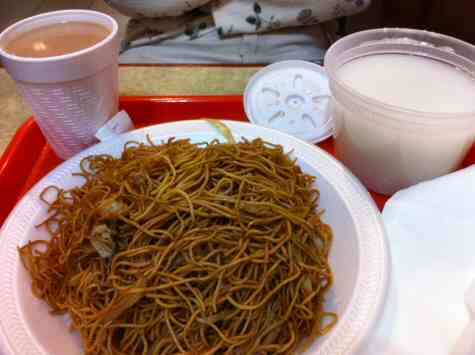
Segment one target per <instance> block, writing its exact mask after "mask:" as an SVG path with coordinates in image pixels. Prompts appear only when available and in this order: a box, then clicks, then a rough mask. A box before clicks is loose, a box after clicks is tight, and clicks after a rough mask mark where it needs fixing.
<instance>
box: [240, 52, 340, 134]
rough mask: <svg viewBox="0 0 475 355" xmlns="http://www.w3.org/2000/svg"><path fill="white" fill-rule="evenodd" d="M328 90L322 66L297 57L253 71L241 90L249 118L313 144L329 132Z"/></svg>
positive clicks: (330, 129) (331, 131) (331, 124)
mask: <svg viewBox="0 0 475 355" xmlns="http://www.w3.org/2000/svg"><path fill="white" fill-rule="evenodd" d="M329 99H330V89H329V85H328V77H327V75H326V73H325V70H324V69H323V67H321V66H319V65H317V64H314V63H310V62H306V61H301V60H290V61H283V62H278V63H275V64H272V65H269V66H267V67H265V68H264V69H262V70H260V71H259V72H257V73H256V74H255V75H254V76H253V77H252V78H251V80H250V81H249V83H248V84H247V87H246V90H245V91H244V108H245V110H246V114H247V116H248V118H249V120H250V121H251V122H252V123H254V124H258V125H262V126H265V127H269V128H274V129H277V130H280V131H283V132H286V133H289V134H292V135H293V136H296V137H298V138H300V139H303V140H306V141H309V142H312V143H317V142H320V141H322V140H324V139H326V138H328V137H329V136H331V135H332V133H333V123H332V120H331V119H330V116H329V112H328V104H329Z"/></svg>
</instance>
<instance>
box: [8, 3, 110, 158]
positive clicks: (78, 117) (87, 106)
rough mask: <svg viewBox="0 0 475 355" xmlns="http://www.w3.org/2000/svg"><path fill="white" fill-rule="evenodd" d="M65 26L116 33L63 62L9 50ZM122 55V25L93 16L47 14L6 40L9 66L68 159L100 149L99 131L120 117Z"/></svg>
mask: <svg viewBox="0 0 475 355" xmlns="http://www.w3.org/2000/svg"><path fill="white" fill-rule="evenodd" d="M65 21H81V22H92V23H96V24H100V25H102V26H105V27H107V28H108V29H109V30H110V33H109V35H108V36H107V37H106V38H105V39H104V40H102V41H101V42H99V43H97V44H95V45H94V46H92V47H89V48H86V49H83V50H80V51H76V52H72V53H69V54H65V55H61V56H54V57H46V58H26V57H19V56H15V55H12V54H10V53H8V52H6V51H5V50H4V48H5V46H6V45H7V44H8V43H9V42H10V41H12V40H14V39H15V37H17V36H18V35H20V34H22V33H25V32H26V31H31V30H34V29H36V28H39V27H43V26H47V25H51V24H54V23H60V22H65ZM118 53H119V38H118V25H117V22H116V21H115V20H114V19H113V18H112V17H110V16H108V15H106V14H103V13H100V12H96V11H90V10H63V11H54V12H48V13H44V14H41V15H37V16H33V17H30V18H27V19H24V20H22V21H19V22H17V23H15V24H13V25H11V26H10V27H8V28H7V29H5V30H4V31H3V32H2V33H1V34H0V57H1V58H2V61H3V65H4V66H5V68H6V70H7V72H8V73H9V74H10V76H11V77H12V78H13V79H14V80H15V82H16V84H17V86H18V88H19V89H20V91H21V92H22V94H23V97H24V99H25V100H26V101H27V102H28V104H29V105H30V106H31V108H32V110H33V113H34V115H35V118H36V122H37V123H38V125H39V126H40V128H41V131H42V132H43V134H44V135H45V137H46V139H47V140H48V142H49V144H50V145H51V147H52V148H53V149H54V151H55V152H56V153H57V154H58V156H59V157H61V158H63V159H67V158H69V157H71V156H73V155H75V154H76V153H78V152H80V151H81V150H83V149H85V148H87V147H89V146H90V145H92V144H94V143H96V142H97V139H96V138H95V137H94V135H95V133H96V131H97V130H98V129H99V128H100V127H102V126H103V125H104V124H105V122H106V121H107V120H108V119H109V118H110V117H112V116H113V115H115V114H116V113H117V110H118Z"/></svg>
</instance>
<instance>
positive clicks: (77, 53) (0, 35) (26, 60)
mask: <svg viewBox="0 0 475 355" xmlns="http://www.w3.org/2000/svg"><path fill="white" fill-rule="evenodd" d="M65 14H86V15H87V14H89V15H94V16H98V17H102V18H104V19H106V20H108V21H109V22H110V23H111V24H112V30H111V31H110V33H109V34H108V35H107V37H106V38H104V39H103V40H101V41H99V42H97V43H96V44H94V45H93V46H91V47H87V48H84V49H81V50H79V51H75V52H71V53H67V54H62V55H57V56H51V57H40V58H34V57H21V56H17V55H14V54H11V53H8V52H7V51H6V50H5V49H4V48H2V47H1V46H0V58H1V57H5V58H6V59H9V60H11V61H16V62H21V63H51V62H57V61H61V60H70V59H73V58H76V57H79V56H81V55H84V54H87V53H89V52H92V51H94V50H96V49H97V48H100V47H102V46H104V45H105V44H106V43H108V42H110V41H111V40H112V39H113V38H114V37H115V36H116V35H117V33H118V31H119V25H118V23H117V21H116V20H115V19H114V18H113V17H111V16H109V15H107V14H105V13H103V12H99V11H94V10H86V9H71V10H58V11H50V12H45V13H42V14H38V15H35V16H30V17H27V18H25V19H23V20H20V21H18V22H15V23H13V24H12V25H10V26H8V27H7V28H6V29H5V30H3V31H2V32H0V43H1V41H2V39H3V38H4V37H5V36H6V35H8V34H9V33H11V32H12V31H15V30H16V29H18V28H20V27H21V26H23V25H25V24H26V23H30V22H31V21H36V20H39V19H43V18H47V17H55V16H58V15H59V16H61V15H65Z"/></svg>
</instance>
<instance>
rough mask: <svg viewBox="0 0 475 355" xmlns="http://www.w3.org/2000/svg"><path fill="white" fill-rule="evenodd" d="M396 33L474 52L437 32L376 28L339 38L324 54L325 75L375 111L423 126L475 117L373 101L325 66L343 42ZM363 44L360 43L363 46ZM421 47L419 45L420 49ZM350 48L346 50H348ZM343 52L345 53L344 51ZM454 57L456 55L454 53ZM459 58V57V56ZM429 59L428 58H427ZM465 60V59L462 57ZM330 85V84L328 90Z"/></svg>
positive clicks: (466, 43)
mask: <svg viewBox="0 0 475 355" xmlns="http://www.w3.org/2000/svg"><path fill="white" fill-rule="evenodd" d="M391 32H392V33H398V34H400V35H406V36H407V37H409V38H410V36H411V35H417V34H419V35H422V34H423V35H426V36H429V37H431V38H438V39H443V40H445V41H447V42H452V43H453V44H457V45H459V46H466V47H471V48H473V49H474V50H475V46H474V45H472V44H470V43H468V42H466V41H463V40H461V39H458V38H456V37H452V36H449V35H445V34H441V33H437V32H432V31H427V30H420V29H413V28H403V27H385V28H376V29H369V30H363V31H359V32H355V33H352V34H349V35H347V36H345V37H342V38H340V39H339V40H337V41H336V42H335V43H333V44H332V45H331V46H330V47H329V48H328V50H327V52H326V54H325V68H326V69H327V74H328V76H329V77H330V79H331V81H333V82H334V84H336V85H337V86H338V87H339V88H340V89H343V90H344V91H345V92H347V93H348V94H351V95H352V96H354V97H355V98H357V99H358V100H359V101H362V102H363V103H364V104H366V105H371V106H373V107H374V108H375V109H380V110H381V109H382V110H386V111H390V112H393V113H395V114H397V115H404V116H408V117H409V116H411V117H414V118H420V119H424V124H429V125H430V124H431V123H436V122H439V123H442V121H448V120H453V119H473V116H474V115H475V110H471V111H462V112H430V111H420V110H415V109H410V108H404V107H401V106H397V105H393V104H389V103H385V102H384V101H381V100H378V99H374V98H372V97H370V96H367V95H364V94H361V93H360V92H358V91H357V90H355V89H353V88H352V87H351V86H349V85H348V84H346V83H344V82H343V80H341V79H340V78H338V75H336V71H335V70H334V68H329V67H328V66H327V62H328V59H329V57H330V56H332V55H333V52H334V51H335V48H336V47H337V45H338V44H340V45H341V44H342V43H344V42H347V41H348V40H350V39H355V38H364V37H366V36H368V37H369V36H370V35H373V34H378V33H381V34H383V33H388V34H389V33H391ZM369 41H371V40H370V38H368V42H369ZM363 43H364V42H361V44H363ZM424 45H428V43H424ZM422 46H423V45H422V44H421V47H422ZM349 49H350V48H348V49H346V50H349ZM346 50H345V51H346ZM419 55H420V56H424V54H423V53H419ZM454 55H457V54H456V53H454ZM459 56H460V55H459ZM427 57H428V58H430V56H427ZM464 58H466V57H464ZM466 59H467V60H470V61H471V62H474V61H473V60H471V59H468V58H466ZM335 60H337V57H334V58H332V61H335ZM467 74H469V75H472V76H473V77H474V80H475V73H467ZM331 86H332V84H331V83H330V88H331ZM427 118H434V119H435V120H432V122H431V121H426V119H427ZM404 121H408V122H413V123H421V122H419V121H412V120H408V119H407V118H406V119H404Z"/></svg>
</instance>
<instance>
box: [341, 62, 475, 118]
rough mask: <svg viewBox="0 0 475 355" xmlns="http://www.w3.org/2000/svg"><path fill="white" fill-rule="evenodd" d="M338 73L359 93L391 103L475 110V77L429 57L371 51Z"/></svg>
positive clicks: (446, 110)
mask: <svg viewBox="0 0 475 355" xmlns="http://www.w3.org/2000/svg"><path fill="white" fill-rule="evenodd" d="M338 77H339V78H340V79H341V80H342V81H343V82H344V83H345V84H347V85H348V86H350V87H351V88H353V89H354V90H356V91H358V92H359V93H360V94H363V95H366V96H368V97H371V98H373V99H376V100H379V101H382V102H383V103H386V104H389V105H393V106H398V107H401V108H405V109H411V110H416V111H423V112H431V113H460V112H475V80H474V78H473V77H472V76H471V75H469V74H467V73H465V72H463V71H462V70H459V69H457V68H455V67H453V66H451V65H449V64H445V63H443V62H439V61H436V60H433V59H430V58H427V57H421V56H417V55H406V54H378V55H369V56H365V57H361V58H358V59H355V60H353V61H351V62H349V63H347V64H345V65H343V66H342V67H341V68H340V69H339V70H338Z"/></svg>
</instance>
